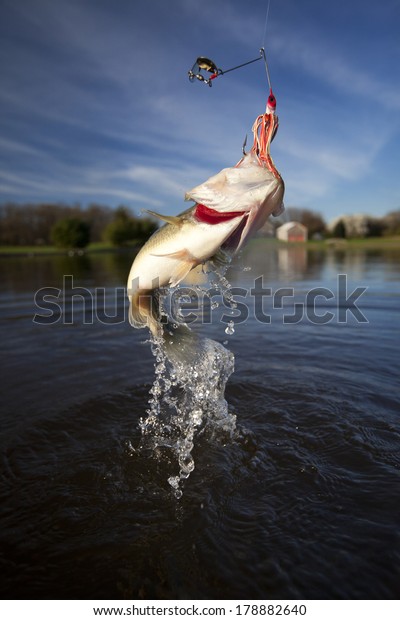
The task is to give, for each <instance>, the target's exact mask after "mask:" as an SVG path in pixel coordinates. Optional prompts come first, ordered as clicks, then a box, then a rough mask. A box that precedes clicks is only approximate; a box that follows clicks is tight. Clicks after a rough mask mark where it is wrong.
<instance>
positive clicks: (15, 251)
mask: <svg viewBox="0 0 400 620" xmlns="http://www.w3.org/2000/svg"><path fill="white" fill-rule="evenodd" d="M249 245H251V246H252V247H253V248H254V247H255V246H259V247H261V246H264V247H265V246H270V247H273V246H275V247H304V248H306V249H311V250H313V249H315V250H347V249H348V250H357V249H360V250H363V249H366V250H367V249H377V250H389V249H390V250H391V249H398V250H400V235H394V236H390V237H368V238H366V239H324V240H321V241H307V242H306V243H302V242H293V243H286V242H285V241H278V240H277V239H272V238H268V237H258V238H256V239H253V240H252V241H251V242H250V244H249ZM139 247H140V246H138V245H131V246H124V247H121V248H116V247H115V246H112V245H111V244H109V243H105V242H104V243H90V244H89V245H88V246H87V247H86V248H84V249H82V250H79V249H77V250H62V249H60V248H56V247H54V246H51V245H46V246H35V245H32V246H30V245H27V246H23V245H21V246H18V245H10V246H5V245H3V246H0V257H7V256H26V257H33V256H44V255H61V256H65V255H71V256H76V255H78V256H79V255H82V254H94V253H100V252H114V253H118V252H131V253H134V252H135V251H137V250H138V249H139Z"/></svg>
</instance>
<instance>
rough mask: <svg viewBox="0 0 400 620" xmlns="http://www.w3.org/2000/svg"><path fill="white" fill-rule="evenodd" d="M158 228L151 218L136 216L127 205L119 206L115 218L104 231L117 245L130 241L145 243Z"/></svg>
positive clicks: (105, 235)
mask: <svg viewBox="0 0 400 620" xmlns="http://www.w3.org/2000/svg"><path fill="white" fill-rule="evenodd" d="M156 229H157V225H156V224H155V222H154V221H153V220H150V219H149V218H140V219H139V218H136V217H134V216H133V215H132V214H131V213H130V211H129V209H127V208H126V207H123V206H121V207H118V209H116V211H115V217H114V220H113V221H112V222H111V223H110V224H108V226H107V227H106V229H105V231H104V237H105V239H106V240H107V241H109V242H110V243H112V244H113V245H116V246H122V245H125V244H128V243H134V242H136V243H144V242H145V241H146V240H147V239H148V238H149V236H150V235H151V234H152V233H153V232H154V231H155V230H156Z"/></svg>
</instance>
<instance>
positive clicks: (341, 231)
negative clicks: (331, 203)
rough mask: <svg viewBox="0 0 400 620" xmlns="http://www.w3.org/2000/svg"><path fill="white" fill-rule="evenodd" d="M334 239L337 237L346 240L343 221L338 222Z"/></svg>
mask: <svg viewBox="0 0 400 620" xmlns="http://www.w3.org/2000/svg"><path fill="white" fill-rule="evenodd" d="M332 237H337V238H339V239H345V238H346V226H345V225H344V222H343V220H339V221H338V222H336V224H335V226H334V227H333V230H332Z"/></svg>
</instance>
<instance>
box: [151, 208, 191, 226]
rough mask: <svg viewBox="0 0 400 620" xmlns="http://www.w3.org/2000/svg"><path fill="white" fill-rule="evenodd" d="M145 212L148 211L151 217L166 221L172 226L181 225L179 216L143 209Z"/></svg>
mask: <svg viewBox="0 0 400 620" xmlns="http://www.w3.org/2000/svg"><path fill="white" fill-rule="evenodd" d="M143 211H145V212H146V213H149V214H150V215H152V216H153V217H156V218H158V219H159V220H162V221H163V222H167V224H172V225H173V226H181V225H182V221H181V218H180V217H176V216H174V215H161V214H160V213H156V212H155V211H150V210H149V209H143Z"/></svg>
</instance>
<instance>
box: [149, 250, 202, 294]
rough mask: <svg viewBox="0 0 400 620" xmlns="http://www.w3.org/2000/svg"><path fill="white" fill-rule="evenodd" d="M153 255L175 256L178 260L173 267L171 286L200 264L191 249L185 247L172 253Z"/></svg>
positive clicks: (170, 279)
mask: <svg viewBox="0 0 400 620" xmlns="http://www.w3.org/2000/svg"><path fill="white" fill-rule="evenodd" d="M152 256H159V257H165V258H174V259H175V260H177V261H178V262H177V263H176V265H175V266H174V267H173V268H172V269H171V276H170V278H169V282H168V284H169V285H170V286H177V285H178V284H179V282H181V281H182V280H183V278H184V277H185V276H187V274H188V273H189V271H191V270H192V269H193V267H196V266H197V265H198V264H199V261H198V260H197V258H195V257H194V256H192V254H191V253H190V252H189V250H186V249H183V250H179V251H178V252H171V253H170V254H152Z"/></svg>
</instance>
